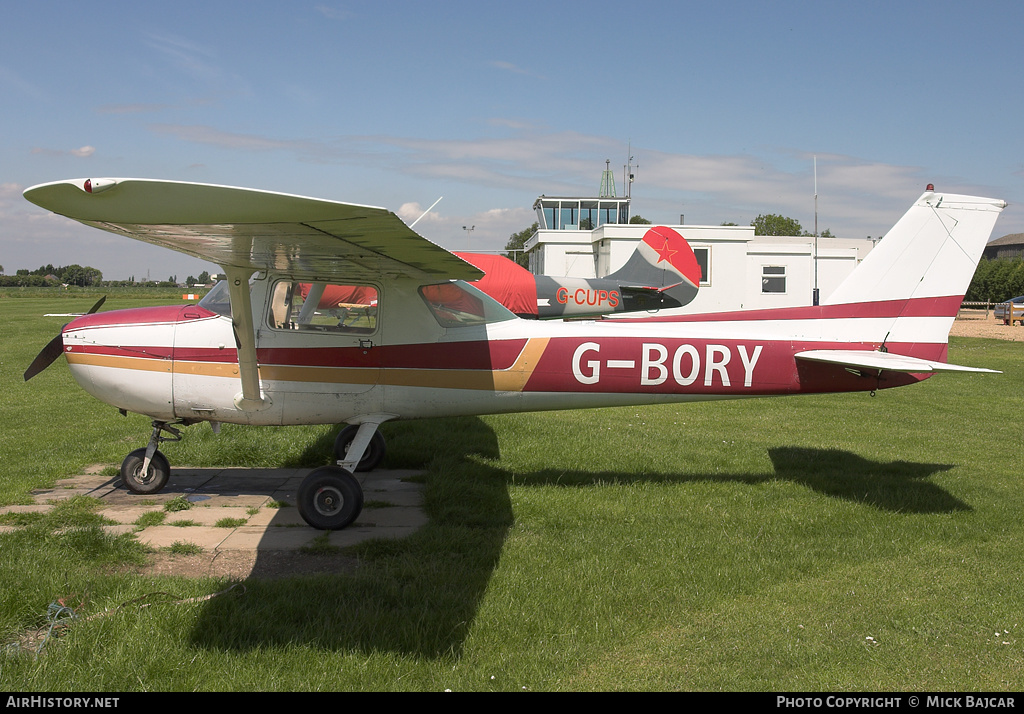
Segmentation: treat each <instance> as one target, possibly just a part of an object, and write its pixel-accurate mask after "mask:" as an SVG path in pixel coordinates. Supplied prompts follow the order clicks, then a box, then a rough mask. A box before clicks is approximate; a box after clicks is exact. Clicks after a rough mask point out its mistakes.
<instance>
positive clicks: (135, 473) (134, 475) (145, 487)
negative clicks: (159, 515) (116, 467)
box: [121, 449, 171, 493]
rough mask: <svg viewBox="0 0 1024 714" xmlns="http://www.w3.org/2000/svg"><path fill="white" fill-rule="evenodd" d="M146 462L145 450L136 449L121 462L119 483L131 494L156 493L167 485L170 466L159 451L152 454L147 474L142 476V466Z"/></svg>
mask: <svg viewBox="0 0 1024 714" xmlns="http://www.w3.org/2000/svg"><path fill="white" fill-rule="evenodd" d="M145 461H146V450H145V449H136V450H135V451H133V452H132V453H130V454H128V455H127V456H125V457H124V461H122V462H121V482H122V483H123V484H124V487H125V488H127V489H128V490H129V491H131V492H132V493H157V492H159V491H160V489H162V488H163V487H164V486H166V485H167V479H169V478H170V477H171V465H170V464H169V463H168V462H167V457H166V456H164V455H163V454H162V453H160V452H159V451H155V452H153V458H152V459H150V460H149V472H148V473H146V474H145V475H143V473H142V464H143V463H144V462H145Z"/></svg>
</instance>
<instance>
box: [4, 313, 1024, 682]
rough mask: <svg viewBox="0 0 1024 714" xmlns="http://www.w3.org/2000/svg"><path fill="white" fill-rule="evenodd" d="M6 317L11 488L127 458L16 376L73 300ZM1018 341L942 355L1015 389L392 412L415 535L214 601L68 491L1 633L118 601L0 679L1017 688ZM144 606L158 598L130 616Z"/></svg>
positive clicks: (18, 537)
mask: <svg viewBox="0 0 1024 714" xmlns="http://www.w3.org/2000/svg"><path fill="white" fill-rule="evenodd" d="M82 302H83V304H84V307H83V309H84V308H87V307H88V306H89V305H90V304H91V302H90V301H89V300H88V299H83V300H82ZM108 302H109V301H108ZM4 307H5V308H7V311H8V319H7V322H6V323H5V324H6V326H5V329H4V331H3V333H0V354H2V355H3V358H2V362H3V364H2V368H3V372H2V373H0V423H2V424H3V425H4V429H3V431H2V432H0V455H2V457H3V458H2V459H0V469H3V473H2V476H3V478H0V499H2V500H3V502H5V503H25V502H28V500H29V498H28V493H29V491H30V490H31V489H32V488H34V487H37V486H46V485H52V482H53V480H54V479H56V478H59V477H62V476H64V475H67V474H69V473H72V472H74V471H75V470H77V469H80V468H81V467H82V466H84V465H87V464H93V463H111V464H117V463H119V462H120V460H121V458H123V456H124V454H126V453H127V452H128V451H130V450H131V449H134V448H138V447H139V446H142V445H144V443H145V441H146V439H147V438H148V435H149V426H148V424H147V422H146V421H145V420H144V419H142V418H141V417H129V418H127V419H125V418H123V417H121V416H120V415H118V414H117V412H116V411H114V410H113V409H111V408H109V407H105V406H103V405H102V404H99V403H98V402H96V401H95V400H93V399H91V398H90V397H88V396H87V395H85V394H84V393H82V392H81V391H79V390H77V388H76V387H75V385H74V384H73V382H72V380H71V379H70V376H69V375H68V373H67V370H66V368H64V366H63V364H61V363H58V364H57V365H54V367H52V368H51V369H49V370H47V371H46V372H44V373H43V374H41V375H40V376H38V377H36V378H35V379H34V380H32V381H31V382H29V383H28V384H23V383H22V382H21V375H20V373H21V370H22V369H23V368H24V365H26V364H28V362H29V361H31V359H32V357H33V356H34V354H35V352H36V351H37V350H38V349H39V348H40V347H41V346H42V345H43V344H44V343H45V342H46V341H47V340H48V339H49V337H50V336H51V335H52V334H54V333H55V331H56V329H59V326H60V322H61V319H60V318H55V319H54V318H43V317H41V315H42V314H43V313H44V312H51V311H68V310H67V309H66V308H64V309H61V310H55V309H53V306H52V305H51V304H49V303H47V302H46V301H44V300H32V299H23V300H17V301H7V302H6V303H4ZM61 307H62V308H63V307H64V306H63V304H62V305H61ZM115 307H116V305H115ZM1022 349H1024V345H1022V344H1019V343H1004V342H997V341H987V340H967V339H963V340H954V342H953V345H952V348H951V354H950V359H951V361H955V362H959V363H962V364H971V365H976V366H983V367H990V368H994V369H1001V370H1003V371H1004V372H1005V373H1004V374H1002V375H974V374H964V375H947V376H942V377H936V378H933V379H930V380H928V381H927V382H925V383H924V384H921V385H917V386H913V387H909V388H904V389H898V390H891V391H881V392H879V393H878V394H877V396H875V397H873V398H872V397H869V396H868V395H866V394H856V395H837V396H820V397H793V398H787V399H765V400H751V401H742V402H740V401H737V402H723V403H704V404H695V405H689V406H676V405H666V406H657V407H645V408H622V409H606V410H589V411H578V412H552V413H542V414H524V415H504V416H493V417H482V418H462V419H445V420H434V421H423V422H409V423H393V424H385V426H384V429H383V431H384V433H385V436H386V437H387V439H388V458H387V461H386V465H387V466H390V467H397V468H424V469H426V470H427V474H426V476H425V478H424V484H425V500H426V508H427V511H428V514H429V516H430V522H429V524H428V525H427V526H425V527H424V528H423V529H421V530H420V531H418V532H417V533H416V534H414V535H413V536H411V537H409V538H406V539H403V540H400V541H390V540H389V541H375V542H370V543H367V544H364V545H362V546H360V547H357V548H353V549H347V550H343V551H341V552H338V551H336V550H335V549H333V548H330V547H325V548H314V549H313V552H316V553H317V554H318V557H325V558H331V557H344V558H346V559H349V560H352V561H353V562H354V563H356V564H357V565H356V567H355V568H354V569H353V570H352V572H351V573H349V574H345V575H316V576H293V577H288V578H283V579H277V580H257V579H250V580H249V581H247V582H246V583H245V589H244V591H242V590H241V589H236V590H232V591H230V592H227V593H225V594H222V595H219V596H217V597H213V598H211V599H209V600H204V601H198V600H193V599H197V598H201V597H203V596H206V595H212V594H214V593H220V592H222V591H224V590H225V588H226V585H227V583H225V582H224V581H220V580H214V579H205V580H204V579H197V580H186V579H178V578H154V577H142V576H138V575H133V574H132V572H131V570H130V569H129V568H127V567H126V564H131V563H136V562H139V560H140V559H141V558H144V557H145V552H144V550H143V549H142V548H141V547H140V546H138V545H137V544H136V543H135V542H134V541H133V540H131V539H130V538H128V537H120V538H113V537H109V536H105V535H103V532H102V531H101V530H100V528H99V525H98V523H97V520H96V519H97V516H96V514H95V512H94V508H93V506H92V505H91V504H90V503H89V502H88V501H82V502H79V503H75V504H72V505H70V506H67V507H65V508H66V509H67V510H66V511H62V512H60V513H55V514H52V515H48V516H46V517H45V518H42V519H27V525H25V526H24V527H23V528H22V529H20V530H19V531H18V532H16V533H12V534H7V535H2V536H0V629H2V632H3V633H4V635H5V636H6V639H7V641H14V640H15V639H16V638H18V637H19V636H20V635H22V634H23V633H24V632H26V631H28V630H30V629H33V628H39V627H42V626H43V625H44V624H45V622H46V609H47V605H48V604H49V603H51V602H54V601H56V600H58V599H62V600H65V601H67V602H71V601H74V602H75V603H76V605H77V604H78V603H81V604H80V605H77V607H76V609H77V610H80V611H81V613H82V614H83V615H85V616H88V615H90V614H95V613H98V612H103V611H106V610H112V614H110V615H108V616H104V617H97V618H95V619H92V620H83V621H78V622H76V623H75V624H73V625H71V626H69V627H68V628H67V629H66V631H65V632H64V634H63V635H62V636H60V637H59V638H56V639H54V640H53V641H50V642H49V643H48V644H47V646H46V651H45V653H44V654H43V655H42V656H40V657H38V658H34V657H30V656H26V655H18V656H15V655H10V654H8V655H6V658H5V659H3V660H0V687H3V688H6V689H7V690H8V691H15V690H18V691H44V690H46V691H139V690H158V691H178V690H182V691H183V690H193V689H198V690H316V689H350V690H433V691H440V690H444V689H453V690H516V691H520V690H522V689H524V688H525V689H527V690H583V689H586V690H591V689H595V690H615V689H625V690H674V689H678V690H756V691H761V690H773V691H819V690H828V691H836V690H840V691H864V690H867V691H893V690H901V691H906V690H916V691H925V690H928V691H932V690H935V691H953V690H956V691H1007V690H1009V691H1013V690H1016V689H1019V687H1020V683H1021V681H1024V657H1022V651H1021V646H1022V644H1024V636H1022V635H1024V632H1022V625H1024V622H1022V608H1021V604H1022V597H1021V593H1022V592H1024V588H1022V582H1021V581H1022V575H1021V574H1022V573H1024V549H1022V548H1021V547H1020V544H1021V543H1022V542H1024V523H1022V519H1021V518H1020V513H1021V511H1022V505H1024V504H1022V496H1021V488H1020V478H1021V473H1020V468H1019V466H1018V465H1017V464H1018V461H1017V452H1019V451H1020V447H1021V438H1020V416H1021V414H1022V413H1024V410H1022V406H1024V404H1022V402H1024V396H1022V395H1024V369H1021V366H1022V354H1021V350H1022ZM335 431H336V429H333V428H331V427H309V428H299V427H293V428H280V429H273V428H250V427H231V426H230V425H225V426H224V428H223V429H222V431H221V434H220V435H219V436H217V435H214V434H212V432H211V430H210V429H209V428H208V427H205V426H203V425H197V426H193V427H189V428H188V429H185V430H184V439H183V440H182V441H181V442H180V443H177V444H167V445H165V451H166V453H167V455H168V458H169V459H170V461H171V464H172V467H173V465H174V464H186V463H187V464H193V465H197V466H199V465H251V466H289V467H291V466H314V465H318V464H321V463H326V462H327V460H328V459H329V458H330V450H331V444H332V442H333V437H334V434H335ZM452 435H457V441H454V443H453V439H452ZM178 550H179V551H185V552H187V551H189V550H190V549H189V548H188V546H187V544H185V543H182V544H179V548H178ZM257 570H258V564H257ZM153 593H167V594H169V595H167V596H165V597H166V598H167V599H168V601H167V602H164V601H160V602H150V601H149V600H146V602H147V603H150V604H149V606H148V607H141V606H139V605H125V603H136V602H139V599H140V598H141V599H145V598H151V597H153ZM172 601H173V602H174V603H178V604H172Z"/></svg>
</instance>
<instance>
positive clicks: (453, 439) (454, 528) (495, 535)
mask: <svg viewBox="0 0 1024 714" xmlns="http://www.w3.org/2000/svg"><path fill="white" fill-rule="evenodd" d="M382 431H384V433H385V437H386V439H387V442H388V456H387V461H386V465H387V466H388V467H391V468H413V467H419V468H422V467H424V466H426V467H427V468H428V470H429V478H427V479H426V483H425V490H424V498H425V504H426V510H427V513H428V515H429V519H430V520H429V522H428V524H427V525H425V526H423V527H422V528H421V529H420V530H418V531H417V532H416V533H414V534H413V535H411V536H409V537H407V538H404V539H401V540H396V541H389V540H377V541H371V542H368V543H364V544H362V545H360V546H355V547H354V548H351V549H347V550H345V551H344V553H340V554H326V555H324V556H322V557H325V558H343V559H346V560H349V559H352V558H353V557H354V559H355V560H356V562H357V564H356V566H355V567H354V568H352V569H351V570H350V571H349V572H347V573H345V574H344V575H331V574H318V575H304V576H298V575H295V576H291V577H284V578H277V579H261V578H250V579H249V580H247V581H246V593H245V595H244V597H222V598H215V599H214V600H212V601H210V602H209V603H208V604H207V605H206V606H205V607H204V610H203V613H202V615H201V617H200V619H199V621H198V622H197V624H196V626H195V628H194V629H193V632H192V640H193V643H194V644H196V645H197V646H201V647H208V648H212V649H233V650H254V649H260V648H263V647H267V646H277V647H286V646H288V645H291V644H296V645H303V646H313V647H319V648H323V649H327V650H332V651H333V650H354V651H359V652H363V653H371V652H401V653H408V654H414V655H419V656H426V657H437V656H443V655H446V654H451V655H456V656H457V655H458V653H459V652H460V651H461V648H462V643H463V642H464V641H465V638H466V636H467V633H468V631H469V628H470V626H471V625H472V623H473V620H474V618H475V616H476V610H477V608H478V606H479V603H480V600H481V598H482V597H483V594H484V592H485V591H486V589H487V585H488V583H489V581H490V579H491V575H492V573H493V572H494V568H495V567H496V565H497V562H498V558H499V557H500V555H501V550H502V547H503V545H504V543H505V539H506V536H507V533H508V530H509V528H510V527H511V525H512V506H511V501H510V499H509V491H508V485H507V474H506V473H505V472H504V471H501V470H499V469H495V468H490V467H486V466H481V465H479V464H477V463H473V461H472V459H471V458H469V457H471V456H474V455H476V456H482V457H486V458H495V459H496V458H497V457H498V444H497V438H496V436H495V434H494V432H493V430H492V429H491V428H490V427H489V426H487V425H486V424H485V423H484V422H483V421H482V420H480V419H477V418H458V419H439V420H434V421H422V422H418V423H416V424H409V423H396V424H386V425H385V426H384V427H383V428H382ZM328 441H330V443H331V444H332V445H333V433H332V434H331V435H330V437H329V439H328V437H326V436H325V437H324V438H322V439H319V440H318V443H317V444H314V445H313V446H311V447H310V454H311V455H313V454H319V452H320V451H322V449H323V447H324V446H326V445H327V442H328ZM321 442H322V443H321ZM424 458H427V459H430V461H429V463H428V464H424ZM260 570H261V564H260V559H259V557H258V558H257V563H256V566H255V568H254V571H253V572H255V573H258V572H259V571H260Z"/></svg>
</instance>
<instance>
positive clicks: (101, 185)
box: [82, 179, 117, 193]
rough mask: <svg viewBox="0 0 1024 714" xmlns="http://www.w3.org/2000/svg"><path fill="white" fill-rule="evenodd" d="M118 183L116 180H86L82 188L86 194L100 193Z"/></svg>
mask: <svg viewBox="0 0 1024 714" xmlns="http://www.w3.org/2000/svg"><path fill="white" fill-rule="evenodd" d="M116 183H117V181H115V180H114V179H86V180H85V184H84V185H83V186H82V188H83V189H84V190H85V192H86V193H100V192H102V191H106V190H107V189H108V188H110V187H111V186H113V185H114V184H116Z"/></svg>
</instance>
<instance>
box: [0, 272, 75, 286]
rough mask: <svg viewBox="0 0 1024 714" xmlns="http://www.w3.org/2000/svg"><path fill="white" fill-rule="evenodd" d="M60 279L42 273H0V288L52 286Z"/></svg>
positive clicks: (57, 283) (58, 282)
mask: <svg viewBox="0 0 1024 714" xmlns="http://www.w3.org/2000/svg"><path fill="white" fill-rule="evenodd" d="M57 285H60V281H58V280H53V279H52V278H46V277H45V276H42V275H0V288H52V287H56V286H57Z"/></svg>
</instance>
